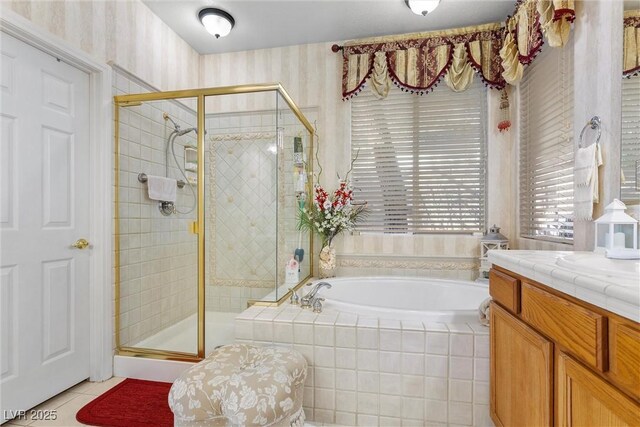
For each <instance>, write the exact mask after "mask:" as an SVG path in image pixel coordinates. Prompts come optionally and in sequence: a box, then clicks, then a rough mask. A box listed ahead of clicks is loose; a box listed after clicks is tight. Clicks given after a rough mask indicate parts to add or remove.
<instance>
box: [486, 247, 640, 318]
mask: <svg viewBox="0 0 640 427" xmlns="http://www.w3.org/2000/svg"><path fill="white" fill-rule="evenodd" d="M574 254H592V252H572V251H519V250H508V251H503V250H493V251H489V253H488V255H489V262H491V263H492V264H495V265H497V266H500V267H502V268H504V269H507V270H509V271H512V272H514V273H516V274H520V275H522V276H525V277H528V278H530V279H532V280H535V281H537V282H540V283H542V284H544V285H547V286H549V287H550V288H553V289H556V290H558V291H560V292H564V293H565V294H567V295H571V296H573V297H576V298H578V299H581V300H583V301H585V302H588V303H590V304H593V305H596V306H598V307H601V308H604V309H605V310H609V311H611V312H613V313H616V314H619V315H620V316H623V317H626V318H627V319H631V320H634V321H636V322H640V277H638V278H637V279H630V278H628V277H618V276H616V275H615V273H614V272H611V274H602V273H598V274H592V273H587V272H585V271H580V270H579V269H572V268H567V267H561V266H559V265H558V264H557V263H556V261H557V260H558V259H559V258H562V257H565V256H568V255H574ZM602 256H603V257H604V255H602ZM625 262H626V261H625ZM628 262H633V261H628Z"/></svg>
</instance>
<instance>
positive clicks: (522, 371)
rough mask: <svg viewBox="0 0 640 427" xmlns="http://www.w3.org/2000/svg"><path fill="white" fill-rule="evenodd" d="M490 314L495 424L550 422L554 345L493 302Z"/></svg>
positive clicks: (523, 424) (512, 424) (551, 415)
mask: <svg viewBox="0 0 640 427" xmlns="http://www.w3.org/2000/svg"><path fill="white" fill-rule="evenodd" d="M490 313H491V314H490V324H491V342H490V347H489V349H490V350H489V351H490V361H491V368H490V369H491V416H492V417H493V420H494V422H495V423H496V425H497V426H516V425H517V426H531V427H538V426H549V425H551V422H552V419H553V418H552V417H553V407H552V405H551V397H552V396H553V393H552V387H553V344H552V343H551V341H549V340H548V339H546V338H544V337H543V336H542V335H540V334H538V333H537V332H536V331H534V330H533V329H531V328H530V327H529V326H527V325H526V324H525V323H523V322H522V321H520V320H518V319H517V318H516V317H515V316H513V315H511V314H509V313H508V312H507V311H506V310H504V309H502V308H501V307H500V306H499V305H498V304H496V303H493V302H492V303H491V311H490ZM525 402H526V403H525Z"/></svg>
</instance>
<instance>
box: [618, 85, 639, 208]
mask: <svg viewBox="0 0 640 427" xmlns="http://www.w3.org/2000/svg"><path fill="white" fill-rule="evenodd" d="M638 168H640V76H633V77H631V78H628V79H623V80H622V172H623V174H624V182H623V183H622V186H621V187H622V188H621V199H622V201H623V202H625V203H627V204H637V203H640V190H639V188H640V187H639V186H640V183H639V182H638V174H639V173H640V170H638Z"/></svg>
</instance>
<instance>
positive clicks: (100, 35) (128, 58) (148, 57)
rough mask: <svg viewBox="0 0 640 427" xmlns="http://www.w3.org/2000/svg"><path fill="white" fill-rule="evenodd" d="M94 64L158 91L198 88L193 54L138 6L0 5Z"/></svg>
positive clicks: (24, 0)
mask: <svg viewBox="0 0 640 427" xmlns="http://www.w3.org/2000/svg"><path fill="white" fill-rule="evenodd" d="M2 7H8V8H10V9H12V10H13V11H15V12H17V13H18V14H20V15H22V16H23V17H25V18H27V19H28V20H30V21H32V22H33V23H34V24H35V25H37V26H39V27H41V28H43V29H44V30H47V31H49V32H50V33H52V34H55V35H56V36H58V37H61V38H63V39H65V40H66V41H68V42H69V43H70V44H71V45H73V46H74V47H77V48H80V49H82V50H83V51H85V52H87V53H88V54H90V55H92V56H93V57H95V58H96V59H98V60H101V61H104V62H109V61H113V62H115V63H116V64H118V65H119V66H121V67H122V68H124V69H126V70H127V71H129V72H131V73H133V74H135V75H136V76H137V77H139V78H140V79H142V80H144V81H145V82H147V83H149V84H151V85H153V86H155V87H157V88H159V89H161V90H168V89H187V88H193V87H196V86H197V83H198V60H199V55H198V52H196V51H195V50H193V48H191V46H189V45H188V44H187V43H186V42H185V41H184V40H182V39H181V38H180V37H179V36H178V35H177V34H176V33H175V32H174V31H173V30H171V29H170V28H169V27H168V26H167V25H166V24H165V23H164V22H162V20H161V19H160V18H158V17H157V16H156V15H154V14H153V13H152V12H151V10H149V8H147V6H145V5H144V4H143V3H142V2H140V1H137V0H136V1H31V0H13V1H4V0H3V1H2Z"/></svg>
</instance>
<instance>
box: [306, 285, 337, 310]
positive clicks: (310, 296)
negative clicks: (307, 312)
mask: <svg viewBox="0 0 640 427" xmlns="http://www.w3.org/2000/svg"><path fill="white" fill-rule="evenodd" d="M311 285H312V283H309V284H307V286H311ZM324 287H326V288H327V289H331V284H330V283H327V282H319V283H317V284H316V285H315V286H314V287H313V288H311V290H310V291H309V292H308V293H307V294H306V295H305V296H303V297H302V298H301V299H300V307H302V308H306V307H312V306H313V304H314V303H315V302H316V299H317V297H316V295H317V293H318V292H319V291H320V289H322V288H324Z"/></svg>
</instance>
